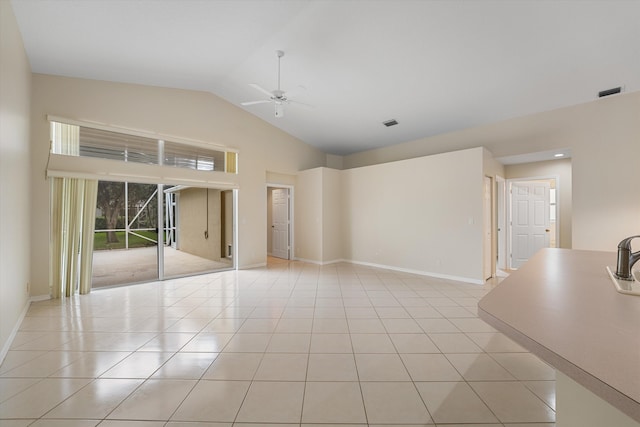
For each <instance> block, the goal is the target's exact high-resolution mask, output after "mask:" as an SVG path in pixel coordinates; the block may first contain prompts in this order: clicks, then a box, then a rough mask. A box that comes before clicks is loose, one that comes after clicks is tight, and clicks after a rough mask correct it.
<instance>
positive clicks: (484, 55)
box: [12, 0, 640, 154]
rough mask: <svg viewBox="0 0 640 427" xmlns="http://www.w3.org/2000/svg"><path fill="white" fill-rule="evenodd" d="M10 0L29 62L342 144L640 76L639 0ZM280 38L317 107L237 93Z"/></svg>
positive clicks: (475, 117)
mask: <svg viewBox="0 0 640 427" xmlns="http://www.w3.org/2000/svg"><path fill="white" fill-rule="evenodd" d="M12 4H13V9H14V12H15V15H16V18H17V20H18V25H19V27H20V31H21V33H22V37H23V40H24V44H25V49H26V51H27V55H28V57H29V61H30V63H31V67H32V71H33V72H36V73H45V74H54V75H62V76H70V77H80V78H88V79H99V80H108V81H116V82H128V83H139V84H145V85H155V86H164V87H172V88H182V89H194V90H203V91H209V92H212V93H214V94H216V95H218V96H220V97H222V98H224V99H226V100H227V101H229V102H230V103H232V104H234V105H236V106H238V107H239V108H243V109H244V110H246V111H247V112H249V113H251V114H254V115H256V116H258V117H260V118H262V119H264V120H265V121H267V122H269V123H271V124H273V125H274V126H277V127H278V128H280V129H282V130H284V131H285V132H288V133H289V134H291V135H294V136H296V137H298V138H299V139H301V140H303V141H305V142H307V143H309V144H312V145H314V146H316V147H318V148H320V149H322V150H324V151H326V152H328V153H333V154H349V153H353V152H358V151H362V150H367V149H371V148H376V147H381V146H387V145H392V144H396V143H400V142H404V141H410V140H414V139H417V138H422V137H426V136H432V135H436V134H442V133H446V132H450V131H455V130H459V129H464V128H469V127H473V126H478V125H483V124H488V123H493V122H498V121H501V120H505V119H508V118H513V117H520V116H525V115H529V114H533V113H538V112H542V111H548V110H552V109H555V108H560V107H566V106H570V105H575V104H580V103H584V102H588V101H592V100H594V99H596V98H597V94H598V92H599V91H601V90H603V89H609V88H612V87H618V86H624V90H625V91H627V92H631V91H638V90H640V24H639V23H640V1H637V0H626V1H617V0H602V1H579V0H575V1H553V0H548V1H544V0H542V1H541V0H533V1H528V0H520V1H505V0H498V1H488V0H475V1H471V0H470V1H456V0H447V1H408V0H387V1H384V0H378V1H356V0H352V1H349V0H338V1H295V0H281V1H273V0H255V1H252V0H243V1H238V0H230V1H228V0H224V1H223V0H210V1H206V0H197V1H196V0H164V1H158V0H128V1H114V0H91V1H87V0H57V1H51V0H49V1H46V0H13V1H12ZM276 50H283V51H284V52H285V56H284V57H283V58H282V63H281V65H282V76H281V77H282V86H283V89H285V90H290V91H295V92H297V96H296V97H295V99H296V100H298V101H300V102H303V103H306V104H310V105H312V106H314V108H313V109H303V108H298V107H296V106H294V105H289V106H286V107H285V117H283V118H275V117H274V109H273V107H272V106H271V105H269V104H259V105H253V106H245V107H243V106H241V105H240V103H241V102H242V101H250V100H255V99H261V97H262V96H261V94H260V93H259V92H258V91H256V90H255V89H254V88H252V87H250V86H249V85H248V84H249V83H256V84H258V85H260V86H262V87H264V88H267V89H269V90H272V89H275V88H276V77H277V76H276V66H277V58H276V54H275V51H276ZM389 119H396V120H397V121H398V123H399V124H398V125H397V126H393V127H389V128H387V127H385V126H383V125H382V122H384V121H386V120H389Z"/></svg>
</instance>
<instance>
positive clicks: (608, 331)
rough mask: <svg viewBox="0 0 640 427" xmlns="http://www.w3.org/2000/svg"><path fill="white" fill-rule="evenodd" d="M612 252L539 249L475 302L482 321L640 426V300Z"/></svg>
mask: <svg viewBox="0 0 640 427" xmlns="http://www.w3.org/2000/svg"><path fill="white" fill-rule="evenodd" d="M615 265H616V254H615V253H613V252H595V251H579V250H570V249H543V250H541V251H539V252H538V253H536V254H535V255H534V256H533V257H532V258H531V259H530V260H529V261H528V262H527V263H526V264H525V265H524V266H523V267H522V268H520V269H519V270H518V271H516V272H514V273H512V274H511V275H510V276H509V277H508V278H506V279H505V280H504V281H502V283H500V284H499V285H498V286H497V287H496V288H495V289H493V290H492V291H491V292H489V293H488V294H487V295H486V296H485V297H484V298H482V300H481V301H480V302H479V304H478V314H479V316H480V318H482V319H483V320H485V321H486V322H487V323H489V324H490V325H492V326H493V327H495V328H496V329H498V330H499V331H501V332H503V333H504V334H505V335H507V336H508V337H510V338H511V339H513V340H514V341H516V342H517V343H519V344H520V345H522V346H523V347H525V348H526V349H527V350H529V351H531V352H532V353H533V354H535V355H537V356H538V357H540V358H541V359H542V360H544V361H546V362H547V363H549V364H550V365H551V366H553V367H554V368H556V369H557V370H558V371H560V372H562V373H564V374H565V375H567V376H569V377H570V378H572V379H573V380H574V381H576V382H577V383H578V384H580V385H582V386H583V387H585V388H586V389H588V390H590V391H591V392H593V393H594V394H596V395H597V396H599V397H600V398H602V399H603V400H605V401H606V402H609V403H610V404H611V405H613V406H614V407H616V408H618V409H619V410H620V411H622V412H623V413H625V414H626V415H628V416H629V417H631V418H632V419H634V420H636V421H638V422H640V296H633V295H624V294H621V293H619V292H617V291H616V290H615V286H614V285H613V283H612V282H611V279H610V278H609V275H608V273H607V270H606V266H613V267H615Z"/></svg>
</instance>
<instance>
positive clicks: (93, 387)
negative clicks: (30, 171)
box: [0, 259, 555, 427]
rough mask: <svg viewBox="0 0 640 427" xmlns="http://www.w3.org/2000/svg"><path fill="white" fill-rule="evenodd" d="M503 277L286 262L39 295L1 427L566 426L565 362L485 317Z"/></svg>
mask: <svg viewBox="0 0 640 427" xmlns="http://www.w3.org/2000/svg"><path fill="white" fill-rule="evenodd" d="M492 286H494V284H488V285H485V286H479V285H471V284H465V283H458V282H452V281H447V280H442V279H433V278H428V277H421V276H415V275H410V274H405V273H398V272H393V271H388V270H380V269H374V268H369V267H362V266H356V265H351V264H334V265H329V266H322V267H320V266H317V265H311V264H307V263H302V262H284V261H278V260H275V259H270V262H269V265H268V267H266V268H261V269H254V270H245V271H228V272H221V273H213V274H208V275H204V276H199V277H190V278H184V279H176V280H171V281H165V282H160V283H158V282H155V283H147V284H141V285H133V286H128V287H121V288H111V289H102V290H96V291H94V292H92V293H91V294H90V295H86V296H77V297H73V298H70V299H66V300H50V301H42V302H38V303H34V304H32V305H31V307H30V309H29V312H28V314H27V316H26V317H25V319H24V321H23V322H22V325H21V328H20V331H19V332H18V333H17V335H16V337H15V340H14V341H13V344H12V347H11V349H10V351H9V352H8V354H7V357H6V358H5V360H4V362H3V363H2V365H0V426H7V427H15V426H36V427H37V426H51V427H56V426H65V427H76V426H78V427H85V426H86V427H89V426H97V425H99V426H101V427H125V426H126V427H160V426H167V427H169V426H172V427H178V426H190V427H202V426H211V427H213V426H216V427H222V426H257V425H269V426H272V427H274V426H280V425H287V426H322V425H333V426H338V425H347V424H348V425H349V426H366V425H387V426H399V425H439V426H449V427H454V426H466V427H481V426H485V427H487V426H494V427H497V426H505V427H519V426H524V425H526V426H528V427H551V426H554V425H555V424H554V422H555V412H554V408H555V381H554V371H553V369H551V368H550V367H549V366H547V365H546V364H544V363H543V362H541V361H540V360H539V359H537V358H536V357H535V356H533V355H531V354H530V353H527V352H526V351H525V350H524V349H523V348H522V347H520V346H518V345H517V344H515V343H514V342H512V341H511V340H509V339H508V338H506V337H505V336H504V335H502V334H500V333H498V332H497V331H495V330H494V329H492V328H491V327H490V326H488V325H487V324H486V323H484V322H483V321H482V320H480V319H478V318H477V316H476V310H477V309H476V307H477V302H478V300H479V299H480V298H481V297H482V295H484V294H485V293H486V292H487V291H489V290H490V289H491V287H492Z"/></svg>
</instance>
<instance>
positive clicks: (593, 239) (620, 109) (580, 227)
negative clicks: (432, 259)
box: [344, 92, 640, 251]
mask: <svg viewBox="0 0 640 427" xmlns="http://www.w3.org/2000/svg"><path fill="white" fill-rule="evenodd" d="M639 135H640V92H632V93H627V94H623V95H617V96H612V97H609V98H603V99H598V100H595V101H593V102H589V103H586V104H580V105H576V106H572V107H567V108H561V109H557V110H553V111H547V112H544V113H539V114H534V115H530V116H526V117H520V118H515V119H511V120H507V121H504V122H499V123H494V124H490V125H486V126H479V127H475V128H471V129H465V130H461V131H458V132H452V133H449V134H445V135H437V136H433V137H428V138H422V139H419V140H416V141H411V142H407V143H403V144H398V145H394V146H391V147H386V148H380V149H376V150H370V151H365V152H361V153H356V154H352V155H350V156H346V157H345V159H344V167H345V168H353V167H358V166H362V165H370V164H376V163H382V162H390V161H394V160H399V159H407V158H412V157H417V156H423V155H428V154H433V153H440V152H446V151H451V150H456V149H462V148H469V147H477V146H484V147H486V148H487V149H488V150H489V151H491V152H492V153H493V154H494V156H496V157H502V156H511V155H517V154H526V153H532V152H539V151H547V150H553V149H559V148H570V149H571V153H572V187H573V191H572V199H573V200H572V236H571V238H572V247H573V248H575V249H592V250H605V251H615V250H616V246H617V242H618V241H619V240H621V239H622V238H623V237H625V236H629V235H632V234H638V233H640V197H637V196H635V195H637V194H638V190H639V189H640V186H639V184H638V183H639V182H640V167H637V166H636V165H635V164H634V160H633V159H638V158H640V139H639V138H640V137H639ZM565 244H566V243H565Z"/></svg>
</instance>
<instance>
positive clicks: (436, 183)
mask: <svg viewBox="0 0 640 427" xmlns="http://www.w3.org/2000/svg"><path fill="white" fill-rule="evenodd" d="M483 176H484V171H483V149H482V148H474V149H469V150H463V151H456V152H451V153H445V154H440V155H434V156H427V157H419V158H415V159H410V160H402V161H397V162H390V163H384V164H380V165H374V166H366V167H362V168H355V169H349V170H344V171H342V178H343V179H342V185H343V193H342V194H343V198H342V203H343V206H344V209H343V212H344V213H343V221H344V233H345V243H344V257H345V258H346V259H349V260H352V261H354V262H358V263H365V264H373V265H379V266H386V267H391V268H395V269H401V270H407V271H415V272H420V273H423V274H428V275H433V276H441V277H450V278H457V279H460V280H466V281H471V282H478V283H481V282H483V277H482V276H483V271H482V269H483V263H482V260H483V258H482V256H483V244H482V243H483V239H482V236H483V233H482V228H483V221H482V215H483V209H482V194H483V191H482V189H483Z"/></svg>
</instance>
